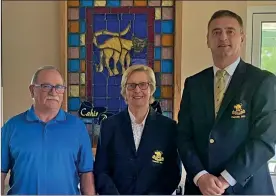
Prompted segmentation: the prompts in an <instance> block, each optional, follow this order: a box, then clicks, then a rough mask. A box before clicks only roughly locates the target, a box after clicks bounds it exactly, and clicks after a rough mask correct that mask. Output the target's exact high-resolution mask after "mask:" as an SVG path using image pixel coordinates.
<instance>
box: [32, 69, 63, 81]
mask: <svg viewBox="0 0 276 196" xmlns="http://www.w3.org/2000/svg"><path fill="white" fill-rule="evenodd" d="M43 70H56V71H57V72H58V73H59V74H60V76H61V77H62V74H61V73H60V71H59V70H58V68H56V67H55V66H52V65H46V66H43V67H40V68H38V69H37V70H36V72H35V73H34V75H33V77H32V80H31V84H35V83H36V82H37V78H38V75H39V73H40V72H41V71H43ZM62 80H63V77H62ZM63 81H64V80H63Z"/></svg>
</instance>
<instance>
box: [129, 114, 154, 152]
mask: <svg viewBox="0 0 276 196" xmlns="http://www.w3.org/2000/svg"><path fill="white" fill-rule="evenodd" d="M128 113H129V117H130V121H131V127H132V133H133V139H134V143H135V148H136V150H137V149H138V147H139V144H140V141H141V137H142V134H143V130H144V127H145V122H146V119H147V116H148V113H149V110H148V112H147V114H146V116H145V118H144V120H143V121H142V123H140V124H138V123H136V121H135V120H136V119H135V116H134V115H133V114H132V113H131V111H130V110H129V109H128Z"/></svg>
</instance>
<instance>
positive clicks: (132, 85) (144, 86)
mask: <svg viewBox="0 0 276 196" xmlns="http://www.w3.org/2000/svg"><path fill="white" fill-rule="evenodd" d="M149 84H150V83H148V82H141V83H138V84H136V83H127V84H126V88H127V90H131V91H133V90H134V89H136V86H139V88H140V89H141V90H147V89H148V87H149Z"/></svg>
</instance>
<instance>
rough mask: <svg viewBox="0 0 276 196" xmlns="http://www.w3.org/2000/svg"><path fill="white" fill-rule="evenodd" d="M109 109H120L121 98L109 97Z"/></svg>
mask: <svg viewBox="0 0 276 196" xmlns="http://www.w3.org/2000/svg"><path fill="white" fill-rule="evenodd" d="M107 108H108V111H111V110H112V111H119V108H120V99H108V100H107Z"/></svg>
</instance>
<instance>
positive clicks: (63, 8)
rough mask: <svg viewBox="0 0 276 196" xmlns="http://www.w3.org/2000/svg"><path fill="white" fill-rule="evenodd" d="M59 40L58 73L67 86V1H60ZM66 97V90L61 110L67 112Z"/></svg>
mask: <svg viewBox="0 0 276 196" xmlns="http://www.w3.org/2000/svg"><path fill="white" fill-rule="evenodd" d="M60 20H61V22H60V24H61V25H60V28H61V29H60V33H61V34H60V40H61V48H60V54H61V55H60V58H61V62H60V71H61V73H62V75H63V77H64V84H65V85H66V86H67V84H68V83H67V1H60ZM67 96H68V89H67V91H65V93H64V96H63V104H62V108H63V109H64V110H65V111H67V109H68V108H67V105H68V104H67V99H68V98H67Z"/></svg>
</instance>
